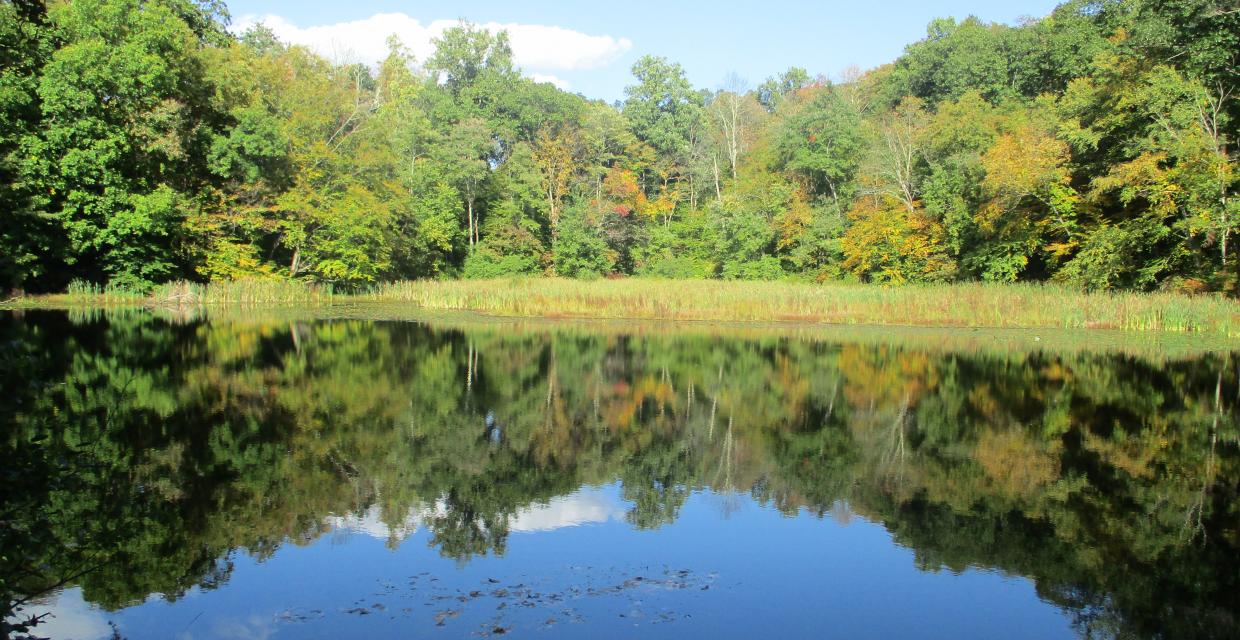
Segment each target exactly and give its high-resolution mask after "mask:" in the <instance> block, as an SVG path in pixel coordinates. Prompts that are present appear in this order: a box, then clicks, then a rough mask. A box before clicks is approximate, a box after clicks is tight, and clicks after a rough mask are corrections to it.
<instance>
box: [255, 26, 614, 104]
mask: <svg viewBox="0 0 1240 640" xmlns="http://www.w3.org/2000/svg"><path fill="white" fill-rule="evenodd" d="M258 23H263V24H266V25H267V26H268V27H269V28H271V30H272V31H274V32H275V34H276V36H277V37H278V38H280V39H281V40H283V41H285V42H289V43H292V44H300V45H305V46H307V47H309V48H311V49H313V50H314V51H316V52H318V53H319V54H320V55H323V56H326V57H327V58H329V59H331V60H333V61H336V62H361V63H365V64H375V63H377V62H379V61H380V60H382V59H383V57H384V56H385V55H387V39H388V36H390V35H393V34H394V35H396V36H397V37H399V38H400V40H401V42H403V43H404V44H405V46H406V47H408V48H409V50H410V51H412V52H413V54H414V55H415V56H416V57H417V59H418V61H419V62H421V61H425V60H426V59H427V58H428V57H430V55H431V54H432V53H433V52H434V44H432V42H431V40H432V39H433V38H436V37H438V36H439V35H440V34H442V33H443V32H444V31H445V30H446V29H448V28H449V27H452V26H454V25H456V24H457V22H456V21H455V20H435V21H434V22H431V23H430V24H425V25H424V24H422V23H421V22H419V21H418V20H415V19H413V18H411V17H409V16H408V15H406V14H404V13H380V14H376V15H373V16H371V17H369V18H365V19H363V20H354V21H352V22H338V23H335V24H328V25H321V26H315V27H299V26H297V25H295V24H293V23H291V22H289V21H288V20H286V19H285V18H283V17H281V16H278V15H265V16H254V15H247V16H242V17H241V18H240V19H238V20H237V21H236V22H235V23H234V25H235V26H234V30H235V31H236V32H237V33H241V32H244V31H245V30H246V29H248V28H250V27H251V26H253V25H255V24H258ZM479 26H480V27H483V28H485V29H487V30H489V31H492V32H497V31H500V30H506V31H508V36H509V39H510V40H511V42H512V54H513V61H514V62H515V63H516V64H517V66H519V67H521V68H522V69H525V70H526V71H581V70H586V69H597V68H599V67H603V66H606V65H608V64H610V63H612V62H614V61H615V60H616V59H618V58H619V57H620V56H622V55H624V54H625V53H626V52H628V50H629V49H631V48H632V46H633V43H632V41H630V40H629V39H628V38H615V37H612V36H608V35H598V36H595V35H589V34H586V33H582V32H580V31H573V30H572V29H565V28H562V27H555V26H546V25H537V24H514V23H508V24H501V23H496V22H488V23H484V24H481V25H479ZM530 76H531V77H533V78H535V79H537V80H540V81H545V82H551V83H552V84H555V85H556V86H561V87H563V86H567V85H566V84H565V83H564V82H563V80H560V79H559V78H556V77H555V76H552V75H547V74H539V73H530Z"/></svg>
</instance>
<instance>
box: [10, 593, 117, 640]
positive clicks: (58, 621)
mask: <svg viewBox="0 0 1240 640" xmlns="http://www.w3.org/2000/svg"><path fill="white" fill-rule="evenodd" d="M44 613H50V614H51V615H50V616H48V617H47V618H45V619H44V620H43V622H42V623H40V624H39V625H38V626H36V627H35V628H34V634H35V635H36V636H39V637H43V636H47V637H50V638H64V640H103V639H104V638H109V637H111V636H112V629H111V627H109V626H108V621H107V618H106V617H104V614H103V611H101V610H100V609H99V608H98V607H96V606H94V605H92V604H89V603H87V602H86V601H85V600H84V599H82V590H81V589H80V588H73V589H65V590H64V591H61V592H59V593H57V594H55V595H52V596H51V597H49V598H48V599H47V600H46V601H45V602H42V603H39V604H35V605H33V606H31V607H29V608H27V609H26V610H25V611H24V612H23V616H25V615H40V614H44Z"/></svg>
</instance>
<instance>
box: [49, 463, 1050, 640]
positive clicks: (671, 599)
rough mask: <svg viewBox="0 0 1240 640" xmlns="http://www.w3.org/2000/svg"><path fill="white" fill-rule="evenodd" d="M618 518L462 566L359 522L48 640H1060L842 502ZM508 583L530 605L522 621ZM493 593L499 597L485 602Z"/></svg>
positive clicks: (71, 604) (421, 532)
mask: <svg viewBox="0 0 1240 640" xmlns="http://www.w3.org/2000/svg"><path fill="white" fill-rule="evenodd" d="M629 507H630V505H627V504H626V503H625V502H624V501H622V500H621V499H620V497H619V489H618V487H617V486H607V487H602V488H591V487H584V488H582V489H581V490H579V491H577V492H574V493H573V494H570V495H567V496H562V497H559V498H556V499H553V500H551V501H549V502H548V503H546V504H535V505H531V506H528V507H526V508H524V509H522V510H521V511H520V512H519V514H518V515H517V516H516V517H515V518H514V519H513V520H512V522H511V527H512V530H513V531H521V532H531V533H532V535H519V536H513V537H511V538H510V539H509V541H508V546H507V551H506V553H505V554H504V556H502V557H497V556H495V555H494V554H492V555H488V556H485V557H478V558H474V559H473V560H470V561H468V562H464V563H457V562H456V561H454V560H451V559H446V558H443V557H441V556H440V555H439V553H438V550H437V549H436V548H434V547H433V546H429V545H428V544H427V541H428V536H429V534H428V532H427V531H426V530H425V528H422V527H419V526H418V524H417V520H418V518H420V517H421V516H415V517H411V518H410V519H409V520H408V521H407V522H406V523H405V525H404V526H405V528H404V529H403V530H402V531H399V532H395V533H399V534H401V535H400V536H398V539H399V538H400V537H404V539H403V541H401V542H399V544H397V545H395V547H394V548H393V547H389V546H387V542H388V540H389V538H390V536H391V535H392V533H394V532H392V531H390V530H389V528H388V527H387V525H384V524H383V523H382V522H381V520H380V519H379V516H378V513H377V512H376V511H370V512H367V513H365V514H362V515H361V516H359V517H353V518H345V519H340V520H338V521H337V522H335V525H336V526H337V530H336V533H334V534H332V535H327V536H323V537H322V538H320V539H318V540H316V541H314V542H312V543H310V544H308V545H306V546H296V545H285V546H284V547H282V548H281V549H280V550H279V551H278V552H277V553H276V554H275V555H274V556H273V557H271V558H269V559H268V560H266V561H263V562H259V561H256V560H254V559H253V558H251V557H249V556H247V555H245V554H243V553H234V554H233V557H232V558H231V559H232V561H233V562H234V564H235V568H234V570H233V572H232V575H231V577H230V578H229V579H228V581H227V582H226V583H225V584H224V585H223V586H222V587H220V588H218V589H216V590H211V591H204V590H193V591H191V592H190V593H189V594H187V595H186V597H184V598H182V599H181V600H179V601H177V602H174V603H168V602H165V601H163V600H161V599H157V598H152V599H150V600H148V601H147V602H146V603H143V604H140V605H138V606H135V607H131V608H129V609H125V610H123V611H120V612H117V613H114V614H105V613H103V612H101V611H99V610H97V609H93V608H91V607H90V606H89V605H86V604H85V603H83V602H82V599H81V594H80V591H79V590H77V589H71V590H69V591H66V592H64V593H63V594H61V595H60V596H59V597H58V598H56V599H55V601H54V602H53V603H52V609H53V610H54V611H55V612H56V613H57V618H56V620H55V621H53V622H52V623H49V626H48V627H46V628H45V629H46V633H47V634H48V635H51V636H52V637H54V638H87V639H94V638H102V637H107V636H108V635H109V634H110V633H111V630H110V629H109V628H108V627H107V620H108V619H111V620H113V621H115V622H116V623H117V624H118V626H119V629H120V631H121V633H122V634H123V635H124V636H125V637H126V638H130V639H131V640H138V639H143V638H183V639H186V640H198V639H207V638H242V639H256V638H344V637H367V638H400V637H421V636H427V637H439V638H447V637H469V636H470V635H471V634H483V635H485V634H487V633H489V632H491V631H492V630H493V629H494V628H495V627H497V626H500V627H503V628H505V629H506V631H507V632H508V633H513V634H518V637H525V636H530V635H537V636H538V637H546V638H551V637H583V636H589V637H592V638H606V637H617V638H619V637H632V636H635V635H640V636H642V637H644V638H645V637H655V638H658V637H667V638H673V637H674V638H681V637H684V636H689V637H811V636H819V635H822V634H824V633H828V634H830V635H833V636H838V637H942V638H955V637H1005V638H1019V637H1027V638H1044V637H1071V636H1072V635H1073V634H1072V632H1071V628H1070V627H1069V623H1068V619H1067V617H1066V616H1065V615H1064V614H1063V613H1062V612H1060V611H1059V610H1058V609H1056V608H1055V607H1053V606H1051V605H1049V604H1047V603H1045V602H1043V601H1041V600H1040V599H1039V598H1038V597H1037V595H1036V593H1035V591H1034V588H1033V585H1032V583H1031V582H1029V581H1028V580H1026V579H1023V578H1014V577H1010V576H1006V575H1003V574H1001V573H998V572H994V571H979V570H968V571H964V572H962V573H959V574H957V573H954V572H951V571H934V572H923V571H920V570H918V569H917V568H916V563H915V561H914V558H913V552H912V551H911V550H909V549H906V548H904V547H901V546H899V545H896V544H894V543H893V541H892V539H891V536H890V535H889V534H888V533H887V532H886V530H885V529H883V527H882V526H880V525H878V524H875V523H871V522H868V521H866V520H864V519H862V518H856V517H855V516H854V517H850V515H849V514H848V513H847V508H846V507H845V506H843V505H838V506H837V508H836V509H835V510H834V511H833V512H832V513H830V514H828V516H827V517H825V518H822V519H819V518H815V517H813V516H811V515H808V514H805V513H802V514H800V515H797V516H795V517H788V516H785V515H781V514H780V513H779V512H777V511H775V510H774V509H771V508H768V507H764V506H762V505H760V504H758V503H756V502H754V501H753V500H752V499H751V498H749V497H748V496H746V495H741V494H730V495H721V494H715V493H710V492H700V493H696V494H694V495H693V496H692V497H691V498H690V499H689V500H688V501H687V502H686V504H685V505H684V507H683V509H682V511H681V513H680V517H679V518H678V519H677V520H676V521H675V522H674V523H671V524H668V525H665V526H663V527H660V528H658V529H654V530H647V531H642V530H637V529H635V528H633V526H632V525H630V524H628V523H627V522H625V520H624V512H625V511H626V510H627V509H628V508H629ZM583 524H590V525H591V526H577V525H583ZM534 532H537V533H534ZM636 578H642V580H640V581H637V580H636ZM518 585H520V587H521V588H525V589H526V590H527V591H529V592H530V593H534V594H537V596H538V598H537V601H536V602H537V605H536V606H529V607H523V606H520V605H521V603H522V602H523V601H524V599H523V597H518V596H517V594H518V593H519V591H520V590H519V588H518ZM501 588H502V589H505V590H509V589H511V591H512V593H511V594H510V595H507V596H505V597H492V595H491V594H493V593H495V592H496V591H497V589H501ZM471 593H475V594H481V595H480V596H479V597H471V596H470V595H469V594H471ZM532 597H533V596H531V598H532ZM462 598H463V599H464V601H462ZM501 605H503V606H502V607H501ZM441 621H442V622H443V626H442V627H441V626H438V625H437V623H438V622H441ZM552 621H554V622H552ZM53 625H55V626H53Z"/></svg>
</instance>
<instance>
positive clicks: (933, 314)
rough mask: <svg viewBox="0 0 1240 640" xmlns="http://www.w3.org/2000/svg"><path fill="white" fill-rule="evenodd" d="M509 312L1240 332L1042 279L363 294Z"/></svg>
mask: <svg viewBox="0 0 1240 640" xmlns="http://www.w3.org/2000/svg"><path fill="white" fill-rule="evenodd" d="M358 298H360V299H368V300H376V301H383V302H406V303H413V304H416V305H418V306H420V307H423V308H427V309H439V310H470V311H477V312H481V313H487V314H492V315H503V316H525V317H531V316H538V317H568V318H625V319H643V320H712V321H758V322H770V321H795V322H809V323H832V324H880V325H910V326H936V327H996V328H1020V327H1024V328H1064V329H1123V330H1129V331H1175V332H1185V333H1198V332H1199V333H1213V334H1216V335H1220V334H1221V335H1225V336H1228V337H1240V303H1237V302H1236V301H1234V300H1228V299H1226V298H1222V297H1214V296H1185V295H1181V294H1172V293H1108V292H1095V293H1089V292H1082V291H1079V290H1075V289H1069V288H1065V287H1061V286H1055V285H1043V284H1003V285H1000V284H950V285H920V286H905V287H894V288H888V287H878V286H872V285H861V284H809V283H785V282H728V281H717V280H696V281H695V280H688V281H686V280H675V281H673V280H645V279H623V280H594V281H579V280H564V279H515V280H460V281H408V282H396V283H391V284H384V285H379V286H378V287H376V288H375V289H373V290H372V291H370V292H368V293H366V294H363V295H361V296H358Z"/></svg>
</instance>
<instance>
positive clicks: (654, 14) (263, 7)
mask: <svg viewBox="0 0 1240 640" xmlns="http://www.w3.org/2000/svg"><path fill="white" fill-rule="evenodd" d="M1056 4H1057V2H1056V1H1055V0H927V1H924V2H917V1H914V0H897V1H872V2H865V1H860V2H858V1H855V0H854V1H839V0H831V1H823V2H796V1H792V0H766V1H764V2H738V1H731V0H720V1H718V2H710V3H697V2H674V1H672V0H663V1H662V2H653V1H647V0H619V1H614V2H591V3H578V2H552V1H550V0H505V1H493V0H487V1H477V2H461V1H458V2H451V1H443V0H428V1H422V2H410V1H408V0H406V1H404V2H400V1H392V0H302V1H298V2H288V1H285V2H275V1H271V0H232V1H230V2H229V3H228V5H229V9H230V11H231V13H232V15H233V20H234V23H238V24H241V25H244V24H246V23H248V22H252V21H253V19H254V18H255V17H263V18H264V21H266V22H268V23H269V24H272V23H274V24H276V25H278V26H279V27H280V28H278V29H277V33H280V34H281V35H282V36H283V37H285V39H288V40H302V41H303V43H304V44H311V45H313V46H316V48H319V49H320V50H321V51H323V52H324V53H326V54H328V55H333V54H334V55H335V56H336V57H338V58H341V59H352V60H351V61H367V60H366V58H369V57H374V56H375V55H376V54H375V51H377V50H379V49H381V43H382V42H383V40H384V39H385V37H386V36H387V35H388V34H389V33H391V31H394V30H395V31H401V32H402V34H403V35H404V36H405V37H404V39H405V40H406V41H410V40H412V41H414V42H412V43H410V44H411V45H412V47H411V48H412V49H413V50H414V52H415V54H417V53H423V54H424V53H425V51H426V47H427V46H429V45H428V44H426V41H428V40H429V38H430V37H433V35H434V34H435V33H436V32H437V30H438V29H442V28H443V26H444V25H446V24H449V21H455V20H457V19H460V18H465V19H468V20H470V21H473V22H476V23H481V24H485V23H495V24H496V25H505V26H507V27H509V30H510V32H513V33H514V39H513V40H514V49H515V54H516V57H517V59H518V62H519V63H520V64H521V66H522V68H523V69H524V70H525V71H526V72H527V74H529V75H531V76H534V77H537V78H540V79H546V80H550V81H554V82H556V83H557V84H560V85H561V86H564V87H566V88H568V89H569V90H571V91H574V92H578V93H582V94H584V95H585V96H587V97H590V98H602V99H605V100H609V101H610V100H615V99H619V98H622V97H623V90H624V86H625V85H626V84H627V83H628V82H629V79H630V74H629V68H630V67H631V66H632V64H633V62H634V61H636V60H637V59H638V58H639V57H641V56H643V55H646V54H653V55H661V56H666V57H667V58H669V59H671V60H673V61H675V62H679V63H681V64H682V65H684V67H685V70H686V71H687V72H688V74H689V78H690V80H692V81H693V83H694V84H695V85H697V86H699V87H707V88H718V87H719V86H720V85H722V84H723V82H724V80H725V78H726V77H727V76H728V75H729V74H730V73H736V74H738V75H739V76H740V77H741V78H743V79H745V80H747V81H748V82H749V83H750V84H757V83H759V82H761V81H762V80H763V79H765V78H766V77H768V76H771V75H773V74H775V73H778V72H779V71H782V70H783V69H786V68H788V67H789V66H794V65H795V66H800V67H805V68H806V69H808V70H809V71H810V73H811V74H824V75H827V76H829V77H838V75H839V74H840V72H841V71H843V70H844V69H845V68H847V67H849V66H850V65H857V66H860V67H862V68H871V67H875V66H878V65H880V64H883V63H886V62H890V61H891V60H893V59H895V58H896V57H897V56H899V55H900V52H901V51H902V50H903V49H904V47H905V45H907V44H909V43H911V42H913V41H915V40H918V39H920V38H921V37H923V36H924V35H925V29H926V24H927V23H928V22H929V21H930V20H931V19H932V18H935V17H941V16H954V17H957V18H963V17H965V16H967V15H976V16H978V17H979V18H982V19H983V20H987V21H994V22H1006V23H1012V22H1015V21H1016V20H1017V19H1019V18H1020V17H1022V16H1033V17H1041V16H1044V15H1046V14H1047V13H1049V12H1050V11H1051V10H1052V9H1053V8H1054V7H1055V5H1056ZM378 14H404V15H401V16H393V15H383V16H382V17H379V18H375V17H374V16H376V15H378ZM271 16H275V18H272V17H271ZM343 23H354V24H352V25H347V26H342V24H343ZM539 26H541V27H557V29H546V28H541V29H540V28H538V27H539ZM314 27H319V29H313V28H314ZM419 57H424V56H422V55H420V56H419Z"/></svg>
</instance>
